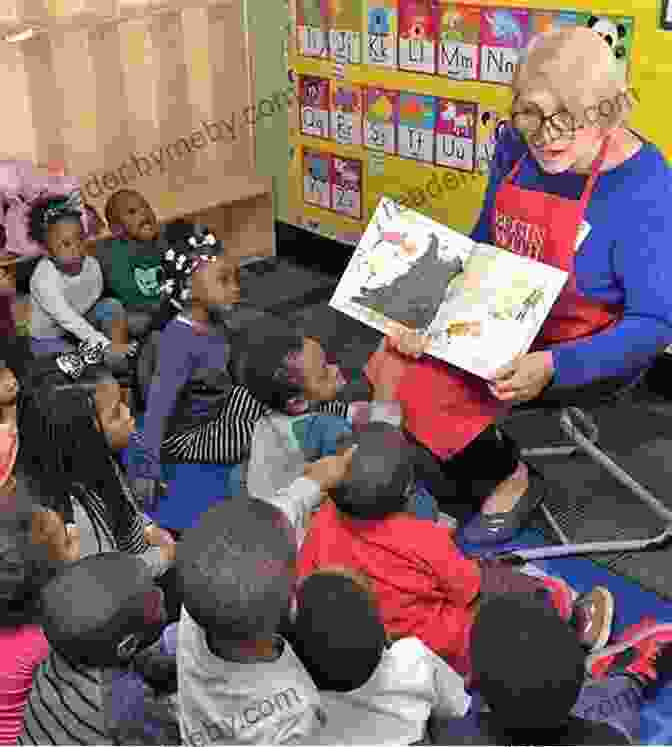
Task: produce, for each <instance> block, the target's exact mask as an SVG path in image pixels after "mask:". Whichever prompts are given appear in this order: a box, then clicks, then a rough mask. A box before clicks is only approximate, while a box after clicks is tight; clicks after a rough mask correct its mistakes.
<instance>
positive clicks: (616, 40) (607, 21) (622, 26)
mask: <svg viewBox="0 0 672 747" xmlns="http://www.w3.org/2000/svg"><path fill="white" fill-rule="evenodd" d="M577 21H578V24H579V25H581V26H586V27H588V28H590V29H592V30H593V31H595V32H597V33H598V34H599V35H600V36H601V37H602V38H603V39H604V40H605V42H607V44H608V45H609V46H610V47H611V51H612V52H613V54H614V58H615V59H616V63H617V65H618V68H619V70H620V72H621V76H622V80H623V83H624V84H625V83H627V79H628V65H629V62H630V55H631V53H632V34H633V19H632V18H626V17H619V16H597V15H592V14H591V13H578V14H577Z"/></svg>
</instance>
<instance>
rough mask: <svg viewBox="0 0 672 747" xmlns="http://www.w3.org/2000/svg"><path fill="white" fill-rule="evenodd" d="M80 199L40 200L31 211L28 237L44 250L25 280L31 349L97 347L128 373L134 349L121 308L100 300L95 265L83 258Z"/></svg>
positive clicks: (100, 281)
mask: <svg viewBox="0 0 672 747" xmlns="http://www.w3.org/2000/svg"><path fill="white" fill-rule="evenodd" d="M83 209H84V208H83V206H82V203H81V196H80V195H78V194H77V193H74V194H72V195H70V196H67V197H66V196H62V197H56V198H50V199H45V200H41V201H38V202H36V203H35V204H34V205H33V207H32V209H31V212H30V216H29V217H30V236H31V238H32V239H33V240H34V241H37V242H39V243H40V244H41V245H43V246H44V247H45V248H46V250H47V251H48V256H47V257H44V258H43V259H41V260H40V261H39V262H38V264H37V267H36V268H35V271H34V273H33V275H32V277H31V279H30V295H31V305H32V315H31V335H32V348H33V352H34V353H35V354H36V355H44V354H47V355H48V354H52V353H55V354H58V353H63V352H68V351H72V350H74V345H73V343H74V344H77V343H87V344H91V345H96V344H100V345H102V346H103V347H104V348H105V349H106V363H107V364H108V365H110V366H111V367H114V368H115V369H119V370H127V367H128V361H127V358H128V357H129V356H130V355H132V353H133V352H134V351H133V348H132V347H131V346H129V344H128V328H127V324H126V317H125V313H124V309H123V306H122V305H121V304H120V303H119V302H118V301H115V300H114V299H110V298H101V295H102V292H103V278H102V274H101V271H100V265H99V264H98V260H97V259H95V258H93V257H89V256H85V253H84V237H83V229H82V223H81V218H82V211H83Z"/></svg>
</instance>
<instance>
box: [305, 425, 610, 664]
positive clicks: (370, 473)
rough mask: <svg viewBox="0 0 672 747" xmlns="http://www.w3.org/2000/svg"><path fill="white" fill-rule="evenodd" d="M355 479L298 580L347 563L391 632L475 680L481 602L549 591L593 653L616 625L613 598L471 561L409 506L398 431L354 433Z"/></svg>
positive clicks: (322, 524)
mask: <svg viewBox="0 0 672 747" xmlns="http://www.w3.org/2000/svg"><path fill="white" fill-rule="evenodd" d="M356 441H357V444H358V445H357V450H356V451H355V453H354V457H353V460H352V464H351V469H350V474H349V476H348V479H347V480H346V481H345V482H344V483H343V485H341V487H340V488H338V489H337V490H332V491H331V493H330V495H331V497H332V500H331V501H328V502H326V503H324V504H323V505H322V507H321V508H320V510H319V511H318V513H317V514H316V515H315V516H314V517H313V519H312V521H311V525H310V530H309V532H308V536H307V537H306V540H305V542H304V544H303V547H302V548H301V552H300V554H299V564H298V573H299V578H305V577H306V576H308V575H310V574H311V573H313V572H314V571H316V570H318V569H320V568H323V567H324V566H332V565H338V566H345V567H346V568H352V569H353V570H356V571H359V572H362V573H364V574H365V575H366V576H368V577H369V578H371V580H372V583H373V588H374V590H375V594H376V598H377V600H378V603H379V605H380V609H381V613H382V615H383V620H384V622H385V626H386V628H387V631H388V634H390V635H395V636H416V637H417V638H420V640H422V641H423V642H424V643H425V644H426V645H427V646H429V648H431V649H432V650H433V651H434V652H435V653H437V654H439V655H440V656H441V657H443V658H444V659H446V661H447V662H448V663H449V664H450V665H451V666H452V667H453V668H454V669H456V670H457V671H458V672H459V673H460V674H462V675H465V676H467V677H468V676H469V673H470V669H471V666H470V659H469V646H468V641H469V631H470V629H471V626H472V624H473V621H474V617H475V613H476V609H477V606H478V602H479V599H480V598H482V597H483V596H484V595H488V594H490V593H506V592H508V591H511V590H515V589H516V588H519V589H521V590H528V589H529V591H530V593H533V592H535V591H537V590H538V589H540V588H541V589H543V590H545V592H548V593H549V594H550V596H551V598H552V600H553V603H554V604H555V606H556V608H557V609H558V612H559V613H560V614H561V616H562V617H564V618H565V619H567V620H569V619H570V618H571V619H572V620H573V623H574V624H575V625H576V627H577V630H578V631H579V635H580V636H581V637H582V640H584V642H585V643H586V645H587V646H589V647H590V648H591V649H595V648H597V647H599V646H603V645H604V644H605V643H606V641H607V639H608V637H609V631H610V629H611V621H612V618H613V598H612V596H611V594H610V593H609V592H608V590H606V589H602V588H599V587H598V588H596V589H594V590H593V591H592V592H591V593H590V594H588V595H584V596H581V597H579V598H578V599H576V600H575V593H573V592H572V590H571V589H570V587H569V586H568V585H567V584H566V583H565V582H564V581H562V580H561V579H554V578H550V577H547V576H546V577H542V578H531V577H529V576H528V575H525V574H523V573H520V572H517V571H516V570H514V569H512V568H511V567H509V566H506V565H502V564H500V563H494V562H485V561H480V560H478V559H474V558H466V557H464V556H463V555H462V553H461V552H460V551H459V549H458V548H457V546H456V545H455V543H454V541H453V537H452V533H451V531H450V530H449V529H448V528H446V527H443V526H440V525H437V524H434V523H432V522H428V521H419V520H418V519H416V518H414V517H413V516H409V514H408V513H407V512H405V510H404V509H405V506H406V501H407V498H406V495H407V494H408V487H409V485H410V484H411V482H412V480H413V456H414V452H413V449H412V447H411V446H410V444H409V443H408V441H407V440H406V439H405V438H404V436H403V434H401V433H400V432H399V431H398V430H397V429H395V428H393V427H391V426H389V425H387V424H386V423H374V424H371V425H369V426H367V427H365V428H364V429H362V431H361V432H360V433H359V434H357V438H356Z"/></svg>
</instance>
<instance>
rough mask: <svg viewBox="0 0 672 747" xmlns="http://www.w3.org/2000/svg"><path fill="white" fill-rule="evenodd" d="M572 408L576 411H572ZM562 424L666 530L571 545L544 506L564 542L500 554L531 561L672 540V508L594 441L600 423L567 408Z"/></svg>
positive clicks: (630, 549) (645, 546)
mask: <svg viewBox="0 0 672 747" xmlns="http://www.w3.org/2000/svg"><path fill="white" fill-rule="evenodd" d="M570 410H571V411H572V412H570ZM572 415H575V416H576V417H577V418H578V419H579V420H581V421H583V423H584V424H585V425H586V426H587V428H588V430H589V436H588V437H587V436H585V435H584V434H583V433H581V431H580V429H578V428H577V427H576V425H575V423H574V422H573V421H572ZM560 426H561V427H562V429H563V431H564V432H565V433H566V434H567V436H568V437H569V438H571V439H572V440H573V441H574V442H575V443H576V445H577V446H578V448H580V449H581V450H583V451H585V452H586V453H587V454H588V456H590V457H591V458H592V459H593V460H594V461H595V462H597V463H598V464H599V465H600V466H602V467H603V468H604V469H605V470H606V471H607V472H608V473H609V474H610V475H612V477H614V478H615V479H616V480H618V481H619V482H620V483H621V484H622V485H624V486H625V487H627V488H629V489H630V490H631V491H632V492H633V493H634V494H635V495H636V496H637V497H638V498H639V499H640V500H641V501H642V502H644V503H646V504H647V505H648V506H649V508H650V509H651V510H652V511H653V512H654V513H655V514H656V515H657V516H658V517H660V518H661V519H662V520H663V521H664V522H665V529H664V530H663V531H662V532H661V533H660V534H657V535H655V536H654V537H646V538H643V539H634V540H609V541H604V542H584V543H578V544H571V543H569V542H568V541H567V538H566V537H565V538H564V539H563V537H564V535H563V534H562V530H560V532H558V529H559V527H557V528H556V526H554V523H555V519H553V518H552V516H551V515H550V512H548V509H546V507H545V506H544V507H542V511H543V512H544V516H545V517H546V519H547V521H549V524H550V525H551V527H552V528H553V530H554V531H555V532H556V534H558V536H559V537H560V538H561V542H562V543H563V544H562V545H557V546H551V547H538V548H533V549H530V550H516V551H515V552H513V553H510V552H503V553H501V555H500V556H504V557H507V556H508V557H509V558H510V559H511V560H514V561H516V562H527V561H528V560H539V559H542V558H557V557H565V556H569V555H588V554H593V553H609V552H639V551H642V550H657V549H660V548H662V547H664V546H665V545H667V544H668V543H669V542H670V541H672V511H671V510H670V509H668V508H667V507H666V506H665V505H664V504H663V503H661V501H660V500H658V498H656V497H655V496H654V495H653V494H652V493H651V492H650V491H648V490H647V489H646V488H645V487H644V486H643V485H641V484H640V483H638V482H637V481H636V480H634V479H633V478H632V477H631V475H629V474H628V473H627V472H626V471H625V470H623V469H622V468H621V467H619V466H618V464H616V462H614V460H613V459H611V458H610V457H608V456H607V455H606V454H605V453H604V452H603V451H602V450H601V449H599V448H598V447H597V446H596V445H595V443H594V442H593V440H592V439H591V438H590V436H595V435H596V433H597V426H596V425H595V423H594V422H593V421H592V420H591V419H590V418H588V416H587V415H586V414H585V413H583V412H582V411H580V410H578V409H577V408H568V409H567V410H563V411H562V413H561V415H560ZM591 426H592V427H591ZM549 516H550V520H549Z"/></svg>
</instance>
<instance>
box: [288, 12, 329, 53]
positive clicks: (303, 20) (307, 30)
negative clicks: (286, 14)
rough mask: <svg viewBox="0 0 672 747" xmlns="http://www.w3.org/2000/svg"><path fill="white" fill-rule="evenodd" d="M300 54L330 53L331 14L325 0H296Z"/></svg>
mask: <svg viewBox="0 0 672 747" xmlns="http://www.w3.org/2000/svg"><path fill="white" fill-rule="evenodd" d="M296 14H297V22H296V25H297V30H298V47H299V54H300V55H303V56H304V57H327V56H328V55H329V16H328V12H327V3H325V2H324V0H296Z"/></svg>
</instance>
